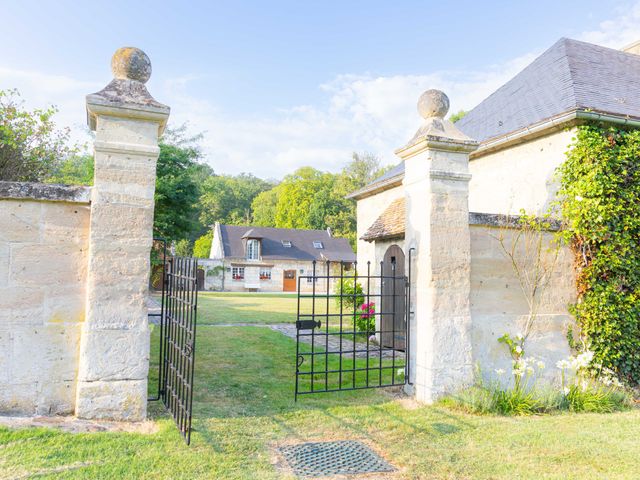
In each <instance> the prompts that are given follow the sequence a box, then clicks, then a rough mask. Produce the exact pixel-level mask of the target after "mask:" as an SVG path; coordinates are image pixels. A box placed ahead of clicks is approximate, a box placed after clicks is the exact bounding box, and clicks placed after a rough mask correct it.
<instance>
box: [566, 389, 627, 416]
mask: <svg viewBox="0 0 640 480" xmlns="http://www.w3.org/2000/svg"><path fill="white" fill-rule="evenodd" d="M568 389H569V391H568V393H567V394H566V397H565V398H566V408H567V409H568V410H570V411H572V412H594V413H611V412H616V411H620V410H626V409H627V408H629V406H630V400H629V397H628V395H627V394H626V393H625V392H624V391H622V390H617V389H614V388H610V387H605V386H602V385H598V384H589V385H588V386H584V387H581V386H578V385H571V386H570V387H568Z"/></svg>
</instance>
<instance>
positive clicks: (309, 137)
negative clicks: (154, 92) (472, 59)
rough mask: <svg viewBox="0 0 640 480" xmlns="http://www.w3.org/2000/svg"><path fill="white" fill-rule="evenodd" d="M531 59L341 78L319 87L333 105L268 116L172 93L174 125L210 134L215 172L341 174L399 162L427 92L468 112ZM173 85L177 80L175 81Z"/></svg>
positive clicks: (169, 95) (169, 94) (206, 144)
mask: <svg viewBox="0 0 640 480" xmlns="http://www.w3.org/2000/svg"><path fill="white" fill-rule="evenodd" d="M534 57H535V55H525V56H523V57H520V58H518V59H515V60H512V61H510V62H507V63H506V64H503V65H494V66H491V67H488V68H487V69H485V70H483V71H471V72H464V71H455V72H454V71H452V72H436V73H433V74H428V75H412V76H400V75H398V76H391V77H374V76H371V75H340V76H338V77H336V78H335V79H333V80H332V81H331V82H328V83H326V84H323V85H321V86H320V88H321V89H322V91H324V92H325V93H326V95H327V100H328V102H327V103H328V106H326V107H319V106H313V105H300V106H296V107H293V108H290V109H288V110H281V111H277V112H274V113H273V114H272V115H270V116H269V117H252V118H246V117H245V118H234V117H233V116H232V115H226V114H225V113H224V112H220V111H217V110H216V109H215V108H214V107H213V106H212V105H210V104H207V103H205V102H202V101H200V100H198V99H195V98H193V97H191V96H189V95H188V94H186V93H185V92H186V91H187V90H188V85H187V84H185V85H183V86H182V87H183V88H181V89H180V93H179V94H178V95H176V94H175V90H173V89H166V90H165V91H164V95H163V96H160V97H159V98H162V99H163V100H166V101H167V102H168V103H170V105H171V106H172V116H173V121H174V122H177V123H181V122H183V121H188V122H189V124H190V125H191V127H192V128H193V130H194V131H198V130H204V131H206V133H205V138H204V141H203V144H204V147H205V152H206V153H207V157H208V159H209V161H210V163H211V165H212V166H213V167H214V169H216V171H222V172H233V173H237V172H239V171H248V172H253V173H255V174H258V175H261V176H264V177H280V176H282V175H283V174H286V173H288V172H291V171H293V170H294V169H295V168H297V167H300V166H303V165H312V166H314V167H316V168H320V169H326V170H334V171H335V170H338V169H339V168H340V167H341V166H342V165H343V164H344V163H345V162H346V161H348V159H349V158H350V156H351V152H353V151H364V150H366V151H371V152H374V153H376V154H378V155H380V157H381V158H383V161H384V162H385V163H395V162H397V158H396V157H395V156H394V154H393V151H394V150H395V149H396V148H398V147H401V146H402V145H403V144H404V143H405V142H406V141H408V140H409V139H410V138H411V136H412V135H413V133H414V132H415V130H417V129H418V127H419V125H420V118H419V116H418V113H417V111H416V102H417V99H418V96H419V95H420V93H422V92H423V91H424V90H426V89H427V88H439V89H442V90H444V91H445V92H446V93H447V94H448V95H449V97H450V98H451V101H452V108H451V111H452V112H454V111H457V110H459V109H461V108H464V109H469V108H472V107H473V106H474V105H476V104H477V103H478V102H479V101H481V100H482V99H483V98H484V97H486V96H487V95H489V94H490V93H491V92H492V91H493V90H495V89H496V88H497V87H499V86H500V85H501V84H502V83H504V82H505V81H507V80H508V79H509V78H510V77H512V76H513V75H515V74H516V73H517V72H518V71H519V70H521V69H522V68H523V67H524V66H525V65H527V64H528V63H529V62H530V61H531V60H532V59H533V58H534ZM172 85H174V82H172Z"/></svg>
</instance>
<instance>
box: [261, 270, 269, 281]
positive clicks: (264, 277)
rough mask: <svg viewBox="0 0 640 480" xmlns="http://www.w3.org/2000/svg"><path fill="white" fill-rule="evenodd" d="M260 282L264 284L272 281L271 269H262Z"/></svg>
mask: <svg viewBox="0 0 640 480" xmlns="http://www.w3.org/2000/svg"><path fill="white" fill-rule="evenodd" d="M260 280H262V281H263V282H266V281H268V280H271V268H268V267H263V268H261V269H260Z"/></svg>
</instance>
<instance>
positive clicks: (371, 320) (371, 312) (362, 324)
mask: <svg viewBox="0 0 640 480" xmlns="http://www.w3.org/2000/svg"><path fill="white" fill-rule="evenodd" d="M356 328H357V329H358V331H359V332H365V333H367V334H368V333H372V332H375V330H376V304H375V303H373V302H370V303H363V304H362V305H360V308H359V310H358V313H357V314H356Z"/></svg>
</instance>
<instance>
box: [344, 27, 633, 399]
mask: <svg viewBox="0 0 640 480" xmlns="http://www.w3.org/2000/svg"><path fill="white" fill-rule="evenodd" d="M634 49H635V50H634ZM637 53H638V49H637V45H636V46H631V47H629V48H627V49H624V50H622V51H620V50H614V49H610V48H606V47H602V46H598V45H593V44H589V43H585V42H580V41H576V40H571V39H566V38H563V39H561V40H559V41H558V42H556V43H555V44H554V45H553V46H552V47H551V48H549V49H548V50H547V51H546V52H544V53H543V54H542V55H540V56H539V57H538V58H537V59H536V60H534V61H533V62H532V63H531V64H530V65H529V66H527V67H526V68H525V69H524V70H522V71H521V72H520V73H519V74H517V75H516V76H515V77H514V78H512V79H511V80H509V81H508V82H507V83H506V84H505V85H503V86H502V87H500V88H499V89H498V90H496V91H495V92H494V93H493V94H491V95H490V96H489V97H487V98H486V99H485V100H484V101H482V102H481V103H480V104H479V105H478V106H476V107H475V108H474V109H473V110H471V111H470V112H469V113H468V114H467V115H466V116H464V117H463V118H462V119H461V120H459V121H458V122H457V123H456V124H455V125H453V124H451V122H449V121H447V120H445V119H444V113H446V111H447V110H448V99H447V98H446V96H445V95H444V94H442V93H441V92H437V91H428V92H426V93H425V94H424V95H423V96H422V97H421V100H420V102H419V104H418V110H419V112H420V113H421V115H422V116H423V117H424V119H425V120H424V124H423V126H422V127H421V128H420V130H418V132H417V133H416V135H415V136H414V138H413V139H412V140H411V141H410V142H409V143H408V144H407V145H406V146H405V147H403V148H401V149H399V150H397V151H396V154H397V155H398V156H399V157H400V158H401V159H402V161H401V162H400V163H399V164H398V165H397V166H396V167H395V168H393V169H392V170H390V171H389V172H387V173H386V174H385V175H383V176H382V177H380V178H378V179H376V180H375V181H373V182H372V183H371V184H369V185H367V186H366V187H365V188H363V189H361V190H359V191H357V192H354V193H353V194H351V195H350V197H351V198H354V199H356V200H357V216H358V228H357V234H358V248H357V251H358V264H364V263H366V262H367V261H371V262H372V263H373V264H377V263H378V262H380V261H382V260H383V259H384V260H388V258H387V257H388V256H389V254H390V253H389V252H392V251H393V252H394V255H397V251H398V247H399V248H400V249H401V251H402V252H404V254H405V255H407V254H408V253H409V250H410V249H411V250H412V251H413V256H414V259H415V260H414V271H416V275H414V276H415V277H418V278H417V279H416V278H414V279H413V281H414V282H413V283H414V285H413V287H412V289H415V290H417V292H416V293H415V294H414V295H413V297H414V298H415V302H416V303H420V302H421V300H420V299H421V293H420V290H421V289H423V290H424V292H423V294H424V296H423V297H422V300H423V306H422V308H423V309H427V311H426V312H425V310H422V311H420V310H421V308H420V307H419V306H418V305H416V304H415V303H414V305H412V307H411V308H412V309H413V310H416V309H417V311H415V312H414V325H413V326H412V331H414V332H417V334H412V338H413V339H415V341H416V342H418V343H420V342H426V343H423V347H424V349H426V350H424V349H421V347H420V345H417V349H418V350H417V351H416V357H417V362H418V368H417V369H413V371H414V375H417V376H418V377H420V376H421V375H423V376H424V377H423V381H424V382H425V383H424V384H423V385H422V389H423V391H422V393H421V392H420V388H421V387H420V386H418V387H417V391H416V395H417V397H418V398H422V399H424V400H427V401H428V400H430V399H433V398H435V397H437V396H438V394H439V393H442V392H443V391H446V390H451V389H452V388H455V387H456V386H457V387H459V386H460V385H461V384H462V383H464V382H468V381H469V375H470V371H471V369H472V365H479V366H480V367H481V368H483V369H484V374H485V376H488V377H491V376H492V375H491V373H492V372H493V371H494V369H498V368H506V369H509V368H510V364H509V362H510V358H509V356H508V354H507V352H506V350H505V349H504V346H503V345H500V344H499V343H498V342H497V338H498V337H500V336H501V335H503V334H504V333H510V334H512V335H514V334H516V332H518V331H520V330H521V328H522V324H523V321H524V319H525V318H526V317H527V312H528V308H527V305H526V302H525V298H524V297H523V295H522V292H521V291H520V289H519V286H518V281H517V279H516V277H515V274H514V272H513V269H512V267H511V265H510V263H509V261H508V259H507V258H506V257H505V255H504V253H503V252H502V251H501V249H500V246H499V243H498V241H497V240H496V236H497V235H498V234H499V232H503V234H504V232H505V231H506V235H509V234H510V233H509V229H510V227H511V226H512V222H510V221H508V220H509V216H513V215H517V214H518V213H519V212H520V211H521V210H525V211H526V212H527V213H528V214H541V213H543V212H546V211H547V210H548V209H549V207H550V205H551V203H552V202H553V200H554V198H555V194H556V191H557V187H558V184H557V179H556V178H555V172H556V169H557V167H558V166H559V165H560V164H561V163H562V162H563V160H564V158H565V153H566V151H567V149H568V147H569V145H570V143H571V141H572V137H573V136H574V134H575V131H576V127H577V126H578V125H580V124H583V123H585V122H589V121H603V122H608V123H611V124H613V125H630V126H640V95H639V94H638V92H640V55H637ZM464 157H468V160H465V159H464ZM425 222H426V223H425ZM461 222H462V223H461ZM551 235H552V234H551V233H549V238H550V237H551ZM457 248H458V250H456V249H457ZM392 249H393V250H392ZM425 255H426V256H427V257H428V258H427V259H425ZM422 262H426V263H422ZM425 271H426V272H427V274H426V275H425V276H422V275H421V272H422V273H424V272H425ZM555 271H556V273H555V274H554V278H553V280H552V285H551V288H549V291H548V292H547V294H546V296H545V298H544V299H542V302H541V311H540V319H541V320H540V322H538V329H537V330H536V331H534V332H533V333H532V336H531V338H530V341H529V346H530V350H529V352H528V353H530V354H532V355H536V356H539V357H542V358H544V359H546V360H547V361H548V363H549V364H550V365H553V364H555V361H556V360H557V359H559V358H561V357H565V356H566V355H568V354H569V353H570V352H569V347H568V345H567V340H566V332H567V326H568V325H569V324H570V323H571V317H570V315H569V313H568V310H567V306H568V305H569V304H570V303H571V302H572V301H573V300H574V299H575V287H574V276H573V258H572V254H571V252H569V251H568V250H565V249H563V250H561V251H560V254H559V258H558V261H557V266H556V269H555ZM439 275H444V276H445V277H447V276H448V277H447V278H443V283H442V286H441V288H442V291H440V290H439V289H438V287H437V283H438V282H437V281H436V279H437V278H438V276H439ZM438 302H440V303H438ZM438 309H440V310H441V311H440V313H438V314H435V313H434V312H435V311H437V310H438ZM452 312H456V313H455V315H453V314H452ZM460 312H463V313H460ZM464 312H466V313H464ZM422 314H424V315H425V317H422V316H421V315H422ZM439 315H442V316H443V317H446V318H448V319H451V318H453V317H456V318H458V319H460V320H459V321H460V323H459V324H457V325H456V324H455V322H454V323H453V324H449V325H447V326H446V327H445V326H444V325H443V324H442V325H438V324H437V323H436V320H435V318H437V317H438V316H439ZM467 316H468V318H467ZM465 318H466V320H464V319H465ZM422 328H425V329H427V330H421V329H422ZM443 335H453V338H456V341H454V342H451V341H448V342H443V339H444V338H446V337H445V336H443ZM438 338H439V339H440V340H439V341H438V340H437V339H438ZM439 342H440V343H439ZM439 344H440V345H441V346H440V347H439V346H438V345H439ZM445 345H446V348H448V349H449V351H444V348H445ZM414 348H415V347H414ZM440 348H442V349H443V350H439V349H440ZM414 351H415V350H414ZM452 351H453V353H451V352H452ZM421 355H423V357H422V358H421ZM414 365H415V359H414ZM421 365H422V366H421ZM549 370H550V372H549V375H551V373H552V370H553V369H549ZM438 372H440V373H442V372H445V373H444V374H443V375H444V377H442V378H440V379H438V374H439V373H438ZM446 372H448V373H446ZM452 372H454V373H452ZM418 384H420V380H419V379H418Z"/></svg>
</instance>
